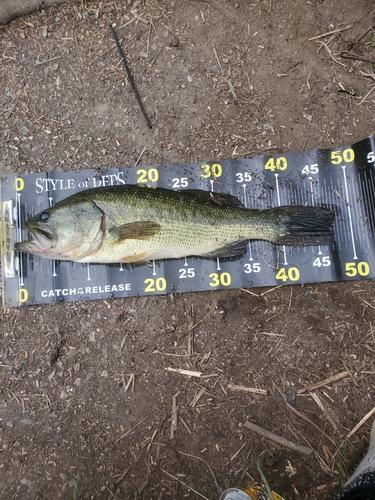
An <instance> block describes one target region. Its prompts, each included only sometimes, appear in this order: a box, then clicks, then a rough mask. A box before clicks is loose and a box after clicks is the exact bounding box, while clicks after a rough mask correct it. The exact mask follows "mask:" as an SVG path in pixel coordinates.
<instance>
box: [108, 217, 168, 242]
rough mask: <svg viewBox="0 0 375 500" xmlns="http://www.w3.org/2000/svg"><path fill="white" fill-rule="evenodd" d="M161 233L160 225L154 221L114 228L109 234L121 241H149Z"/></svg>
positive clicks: (131, 223) (132, 223)
mask: <svg viewBox="0 0 375 500" xmlns="http://www.w3.org/2000/svg"><path fill="white" fill-rule="evenodd" d="M159 231H160V224H157V223H156V222H152V221H147V220H146V221H139V222H130V223H129V224H123V225H122V226H114V227H112V228H111V229H110V230H109V233H110V234H112V235H115V236H117V238H118V241H121V240H148V239H150V238H151V237H152V236H155V234H157V233H158V232H159Z"/></svg>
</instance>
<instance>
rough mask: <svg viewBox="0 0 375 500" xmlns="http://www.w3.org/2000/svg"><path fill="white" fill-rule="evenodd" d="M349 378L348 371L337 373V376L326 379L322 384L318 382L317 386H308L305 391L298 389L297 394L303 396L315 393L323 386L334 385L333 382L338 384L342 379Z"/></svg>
mask: <svg viewBox="0 0 375 500" xmlns="http://www.w3.org/2000/svg"><path fill="white" fill-rule="evenodd" d="M348 376H349V372H348V371H347V370H345V371H344V372H340V373H336V375H331V377H328V378H325V379H324V380H321V381H320V382H316V383H315V384H311V385H307V386H305V387H304V388H303V389H298V391H297V394H303V393H304V392H312V391H315V389H319V388H320V387H323V385H328V384H332V383H333V382H337V381H338V380H341V379H342V378H345V377H348Z"/></svg>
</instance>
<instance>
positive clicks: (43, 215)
mask: <svg viewBox="0 0 375 500" xmlns="http://www.w3.org/2000/svg"><path fill="white" fill-rule="evenodd" d="M39 220H40V222H47V221H48V220H49V213H48V212H42V213H41V214H40V215H39Z"/></svg>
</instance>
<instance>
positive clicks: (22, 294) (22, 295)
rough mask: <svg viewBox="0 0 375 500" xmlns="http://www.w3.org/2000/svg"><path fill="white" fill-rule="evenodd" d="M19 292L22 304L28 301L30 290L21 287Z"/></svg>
mask: <svg viewBox="0 0 375 500" xmlns="http://www.w3.org/2000/svg"><path fill="white" fill-rule="evenodd" d="M19 294H20V302H21V304H22V303H24V302H27V300H28V298H29V292H28V291H27V290H26V288H20V290H19Z"/></svg>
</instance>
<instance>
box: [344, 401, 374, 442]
mask: <svg viewBox="0 0 375 500" xmlns="http://www.w3.org/2000/svg"><path fill="white" fill-rule="evenodd" d="M374 413H375V406H374V408H373V409H372V410H370V411H369V412H368V413H366V415H365V416H364V417H363V418H362V420H360V421H359V422H358V424H357V425H356V426H355V427H353V429H352V430H351V431H350V432H349V434H348V436H347V437H348V439H349V438H350V437H352V436H353V434H355V433H356V432H357V431H358V429H359V428H360V427H362V425H363V424H364V423H365V422H367V420H368V419H369V418H370V417H372V415H374Z"/></svg>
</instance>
